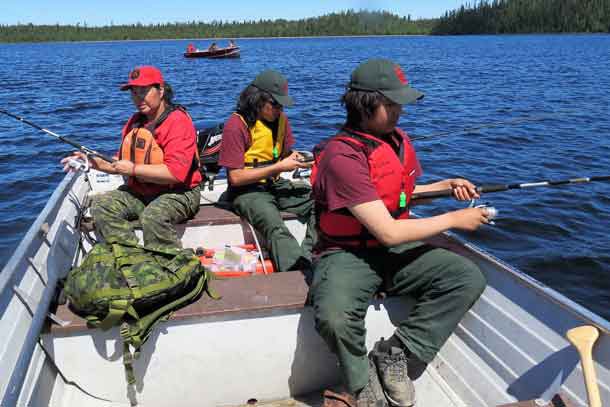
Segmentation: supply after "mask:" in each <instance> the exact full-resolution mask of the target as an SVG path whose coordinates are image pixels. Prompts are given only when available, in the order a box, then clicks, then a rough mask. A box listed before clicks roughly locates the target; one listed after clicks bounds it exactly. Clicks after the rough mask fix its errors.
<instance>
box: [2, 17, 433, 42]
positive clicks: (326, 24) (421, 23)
mask: <svg viewBox="0 0 610 407" xmlns="http://www.w3.org/2000/svg"><path fill="white" fill-rule="evenodd" d="M434 22H435V20H411V18H410V17H409V16H407V17H400V16H397V15H395V14H391V13H388V12H377V11H353V10H348V11H344V12H338V13H331V14H327V15H324V16H321V17H314V18H306V19H301V20H293V21H289V20H283V19H278V20H257V21H241V22H240V21H233V22H223V21H212V22H209V23H204V22H197V21H191V22H186V23H166V24H148V25H145V24H140V23H138V24H131V25H111V26H103V27H88V26H87V25H85V24H83V25H80V24H77V25H59V24H57V25H34V24H22V25H11V26H6V25H1V26H0V42H44V41H117V40H156V39H181V38H242V37H312V36H329V35H337V36H342V35H345V36H348V35H409V34H428V33H430V31H431V30H432V27H433V25H434Z"/></svg>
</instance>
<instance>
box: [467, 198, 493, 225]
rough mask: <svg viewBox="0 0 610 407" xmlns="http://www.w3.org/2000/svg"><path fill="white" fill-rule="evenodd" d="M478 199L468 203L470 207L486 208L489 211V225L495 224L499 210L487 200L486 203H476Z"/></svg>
mask: <svg viewBox="0 0 610 407" xmlns="http://www.w3.org/2000/svg"><path fill="white" fill-rule="evenodd" d="M476 202H477V200H476V199H473V200H472V201H470V204H469V205H468V207H469V208H485V211H486V212H487V218H488V219H489V223H488V224H489V225H495V224H496V222H494V219H495V218H497V217H498V210H497V209H496V208H495V207H493V206H491V205H490V203H489V202H485V203H484V204H479V205H477V204H476Z"/></svg>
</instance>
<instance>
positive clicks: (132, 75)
mask: <svg viewBox="0 0 610 407" xmlns="http://www.w3.org/2000/svg"><path fill="white" fill-rule="evenodd" d="M139 77H140V70H139V69H134V70H133V71H131V73H130V74H129V78H130V79H132V80H135V79H138V78H139Z"/></svg>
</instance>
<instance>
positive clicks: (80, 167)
mask: <svg viewBox="0 0 610 407" xmlns="http://www.w3.org/2000/svg"><path fill="white" fill-rule="evenodd" d="M68 166H69V167H71V168H74V171H82V172H84V173H87V172H89V168H90V166H89V160H87V161H83V160H79V159H77V158H70V159H68Z"/></svg>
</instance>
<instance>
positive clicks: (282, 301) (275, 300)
mask: <svg viewBox="0 0 610 407" xmlns="http://www.w3.org/2000/svg"><path fill="white" fill-rule="evenodd" d="M211 284H212V287H213V289H214V290H215V291H216V292H217V293H218V294H219V295H220V296H221V297H222V298H220V299H219V300H214V299H212V298H210V297H209V296H207V295H205V294H204V295H203V296H201V298H199V300H197V301H196V302H194V303H192V304H190V305H188V306H186V307H184V308H181V309H179V310H177V311H176V312H174V313H173V314H172V316H171V317H170V319H171V320H186V319H196V318H202V317H209V316H221V317H222V316H229V315H237V314H239V315H243V314H248V313H256V312H261V311H270V310H278V311H279V310H282V311H285V310H297V309H300V308H302V307H303V306H304V305H305V300H306V297H307V291H308V286H307V284H306V282H305V277H304V275H303V273H301V272H299V271H292V272H285V273H274V274H273V275H253V276H249V277H242V278H230V279H215V280H213V281H212V283H211ZM55 314H56V315H57V317H59V318H60V319H61V320H63V321H66V322H70V324H69V325H67V326H60V325H57V324H52V325H49V327H48V328H47V329H48V331H50V332H51V333H53V334H60V335H61V334H70V333H74V332H79V331H83V330H86V329H89V328H88V327H87V321H85V320H84V319H83V318H80V317H79V316H77V315H75V314H74V313H73V312H72V311H70V309H69V308H68V307H67V305H61V306H59V307H58V308H57V310H56V312H55Z"/></svg>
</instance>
